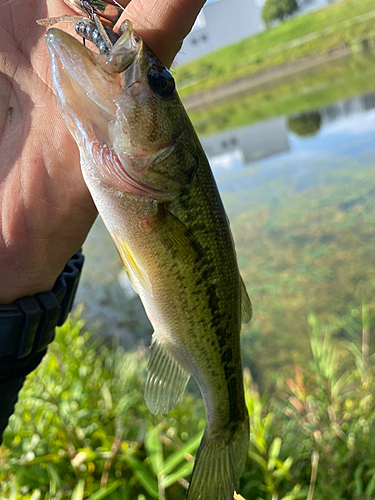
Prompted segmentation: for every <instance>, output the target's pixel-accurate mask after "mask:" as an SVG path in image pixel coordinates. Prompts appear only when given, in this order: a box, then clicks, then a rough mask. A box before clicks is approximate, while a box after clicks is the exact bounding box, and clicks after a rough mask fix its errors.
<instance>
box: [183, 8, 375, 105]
mask: <svg viewBox="0 0 375 500" xmlns="http://www.w3.org/2000/svg"><path fill="white" fill-rule="evenodd" d="M374 11H375V0H361V1H360V2H359V1H358V0H344V1H340V2H337V3H334V4H332V5H329V6H327V7H325V8H324V9H320V10H318V11H314V12H309V13H307V14H304V15H301V16H298V17H295V18H293V19H291V20H288V21H285V22H283V23H281V24H280V25H279V26H276V27H274V28H271V29H268V30H266V31H264V32H263V33H260V34H259V35H256V36H253V37H251V38H247V39H245V40H242V41H240V42H238V43H235V44H233V45H230V46H228V47H225V48H223V49H220V50H218V51H215V52H214V53H211V54H208V55H207V56H204V57H202V58H201V59H199V60H197V61H193V62H191V63H187V64H185V65H183V66H181V67H178V66H177V67H176V70H175V74H176V81H177V86H178V88H179V92H180V95H181V96H182V97H186V96H187V95H188V94H191V93H199V92H205V91H207V90H209V89H210V88H213V87H217V86H219V85H222V84H225V83H229V82H231V81H232V80H234V79H238V78H242V77H244V76H247V75H251V74H253V73H256V72H258V71H262V70H265V69H269V68H272V67H273V66H276V65H280V64H284V63H290V62H293V61H295V60H297V59H299V58H301V57H305V56H308V55H311V54H325V53H327V52H328V51H329V50H331V49H333V48H335V47H337V46H340V45H343V44H348V45H349V46H353V47H354V46H355V45H357V44H358V43H360V41H361V39H363V38H371V37H374V36H375V22H374V14H375V12H374Z"/></svg>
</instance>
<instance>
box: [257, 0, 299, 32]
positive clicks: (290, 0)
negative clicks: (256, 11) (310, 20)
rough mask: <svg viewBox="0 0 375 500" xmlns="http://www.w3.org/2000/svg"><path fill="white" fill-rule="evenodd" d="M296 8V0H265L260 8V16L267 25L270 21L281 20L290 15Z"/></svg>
mask: <svg viewBox="0 0 375 500" xmlns="http://www.w3.org/2000/svg"><path fill="white" fill-rule="evenodd" d="M297 9H298V4H297V0H266V2H265V4H264V7H263V10H262V18H263V21H264V22H265V24H266V25H267V26H268V25H269V24H270V23H272V21H277V20H280V21H282V20H283V19H284V18H286V17H288V16H291V15H292V14H293V13H294V12H295V11H296V10H297Z"/></svg>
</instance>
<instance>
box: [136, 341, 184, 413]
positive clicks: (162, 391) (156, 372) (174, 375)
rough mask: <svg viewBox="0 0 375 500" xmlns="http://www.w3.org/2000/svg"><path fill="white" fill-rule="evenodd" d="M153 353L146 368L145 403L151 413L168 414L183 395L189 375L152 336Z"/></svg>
mask: <svg viewBox="0 0 375 500" xmlns="http://www.w3.org/2000/svg"><path fill="white" fill-rule="evenodd" d="M152 346H153V351H152V353H151V357H150V361H149V362H148V366H147V372H148V373H147V379H146V386H145V401H146V405H147V408H148V409H149V410H150V412H151V413H153V414H154V415H156V414H157V413H169V412H170V411H172V410H173V408H174V407H175V406H176V404H177V401H178V400H179V399H180V397H181V396H182V394H183V393H184V391H185V389H186V386H187V383H188V381H189V378H190V375H189V374H188V373H187V372H186V371H185V370H184V369H183V368H182V367H181V366H180V365H179V364H178V363H177V361H176V360H175V359H174V358H173V356H172V355H171V354H170V353H169V352H168V351H167V350H166V348H165V347H164V346H163V344H162V343H161V342H160V340H158V338H157V336H156V334H155V333H154V335H153V343H152Z"/></svg>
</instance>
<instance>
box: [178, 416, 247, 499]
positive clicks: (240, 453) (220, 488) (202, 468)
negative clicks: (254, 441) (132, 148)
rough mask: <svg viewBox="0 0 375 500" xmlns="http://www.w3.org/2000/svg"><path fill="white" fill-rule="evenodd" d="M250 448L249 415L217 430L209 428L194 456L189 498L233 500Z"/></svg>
mask: <svg viewBox="0 0 375 500" xmlns="http://www.w3.org/2000/svg"><path fill="white" fill-rule="evenodd" d="M248 447H249V419H248V417H247V418H246V419H245V420H243V421H242V422H234V423H232V424H231V425H230V426H228V427H227V428H225V429H221V430H220V431H219V430H218V431H216V432H215V433H210V431H209V430H207V428H206V430H205V432H204V435H203V438H202V441H201V443H200V445H199V449H198V452H197V456H196V459H195V464H194V469H193V474H192V477H191V482H190V486H189V490H188V495H187V500H232V499H233V493H234V491H235V490H236V491H237V488H238V483H239V480H240V477H241V474H242V471H243V468H244V466H245V461H246V457H247V451H248Z"/></svg>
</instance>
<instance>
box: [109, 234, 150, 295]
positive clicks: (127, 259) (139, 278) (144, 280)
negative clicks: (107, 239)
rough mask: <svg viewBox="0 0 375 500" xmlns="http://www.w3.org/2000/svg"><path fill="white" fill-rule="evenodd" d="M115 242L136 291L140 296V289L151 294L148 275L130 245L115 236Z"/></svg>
mask: <svg viewBox="0 0 375 500" xmlns="http://www.w3.org/2000/svg"><path fill="white" fill-rule="evenodd" d="M113 241H114V242H115V246H116V249H117V251H118V253H119V255H120V259H121V261H122V263H123V265H124V269H125V271H126V274H127V275H128V278H129V281H130V283H131V285H132V287H133V288H134V290H135V291H136V292H137V293H138V294H139V289H140V287H142V288H143V289H146V290H147V291H149V292H150V293H151V283H150V280H149V278H148V276H147V273H146V271H145V270H144V269H142V267H141V266H140V265H139V263H138V262H137V260H136V259H135V257H134V256H133V254H132V253H131V251H130V249H129V247H128V245H127V244H126V243H125V242H124V241H123V240H122V239H121V238H120V237H117V236H116V235H113Z"/></svg>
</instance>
